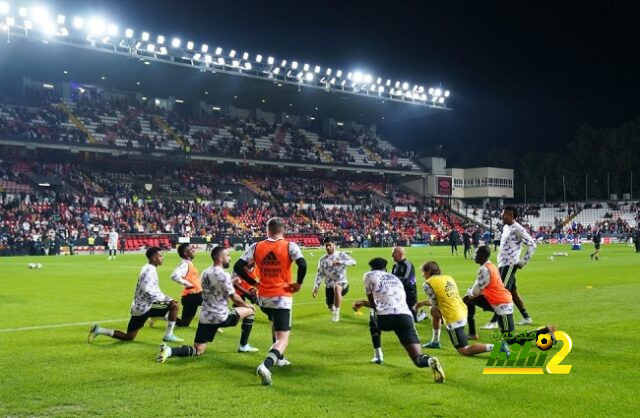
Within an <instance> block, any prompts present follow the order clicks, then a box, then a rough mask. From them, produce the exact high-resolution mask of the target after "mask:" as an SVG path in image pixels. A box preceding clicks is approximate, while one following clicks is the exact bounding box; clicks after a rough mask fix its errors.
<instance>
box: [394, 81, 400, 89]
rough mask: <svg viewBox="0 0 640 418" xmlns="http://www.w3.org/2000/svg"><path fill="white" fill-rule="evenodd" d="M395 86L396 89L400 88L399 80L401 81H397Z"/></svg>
mask: <svg viewBox="0 0 640 418" xmlns="http://www.w3.org/2000/svg"><path fill="white" fill-rule="evenodd" d="M395 88H396V89H399V88H400V82H399V81H396V84H395Z"/></svg>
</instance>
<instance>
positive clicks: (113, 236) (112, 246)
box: [107, 228, 118, 260]
mask: <svg viewBox="0 0 640 418" xmlns="http://www.w3.org/2000/svg"><path fill="white" fill-rule="evenodd" d="M107 248H108V249H109V258H107V260H111V257H112V256H113V259H114V260H115V259H116V255H118V231H116V229H115V228H111V231H109V238H108V240H107Z"/></svg>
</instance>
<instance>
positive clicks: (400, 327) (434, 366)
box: [380, 315, 445, 383]
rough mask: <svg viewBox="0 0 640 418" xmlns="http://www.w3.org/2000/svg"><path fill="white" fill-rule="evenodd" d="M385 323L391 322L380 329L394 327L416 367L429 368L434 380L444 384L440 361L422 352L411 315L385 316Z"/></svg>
mask: <svg viewBox="0 0 640 418" xmlns="http://www.w3.org/2000/svg"><path fill="white" fill-rule="evenodd" d="M383 322H390V323H389V324H384V325H382V324H381V326H380V329H383V330H384V329H385V328H388V327H392V328H393V331H394V332H395V333H396V335H397V336H398V340H400V344H402V346H403V347H404V349H405V350H406V352H407V354H408V355H409V358H411V361H413V364H415V365H416V367H419V368H424V367H429V368H431V371H432V372H433V380H434V381H435V382H436V383H443V382H444V377H445V376H444V370H443V369H442V365H441V364H440V361H438V359H437V358H436V357H432V356H429V355H427V354H424V353H423V352H422V348H421V347H420V339H419V338H418V334H417V333H416V328H415V325H414V323H413V318H412V317H411V316H409V315H385V317H384V318H383Z"/></svg>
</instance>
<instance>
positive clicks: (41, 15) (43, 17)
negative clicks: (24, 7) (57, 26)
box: [31, 6, 49, 23]
mask: <svg viewBox="0 0 640 418" xmlns="http://www.w3.org/2000/svg"><path fill="white" fill-rule="evenodd" d="M31 18H32V19H33V21H34V22H35V23H44V22H46V21H47V19H48V18H49V11H48V10H47V9H45V8H44V7H43V6H35V7H34V8H32V9H31Z"/></svg>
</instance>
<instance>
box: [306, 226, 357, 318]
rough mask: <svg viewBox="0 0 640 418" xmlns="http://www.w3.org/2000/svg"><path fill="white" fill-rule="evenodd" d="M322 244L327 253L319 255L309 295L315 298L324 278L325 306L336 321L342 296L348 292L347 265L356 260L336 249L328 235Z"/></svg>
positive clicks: (353, 263) (351, 264)
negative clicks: (314, 280) (311, 290)
mask: <svg viewBox="0 0 640 418" xmlns="http://www.w3.org/2000/svg"><path fill="white" fill-rule="evenodd" d="M323 244H324V248H325V250H326V251H327V254H326V255H323V256H322V257H320V260H319V261H318V274H317V276H316V282H315V284H314V286H313V292H311V295H312V296H313V298H314V299H315V297H316V295H317V294H318V288H319V287H320V284H321V283H322V280H324V283H325V299H326V302H327V307H328V308H329V310H330V311H331V313H332V314H333V315H332V317H331V320H332V321H333V322H338V321H340V305H341V304H342V297H343V296H344V295H346V294H347V292H349V282H347V266H355V265H356V260H354V259H353V258H351V257H349V255H348V254H347V253H344V252H342V251H336V244H335V242H333V241H332V240H331V238H329V237H327V238H325V239H324V242H323Z"/></svg>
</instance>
